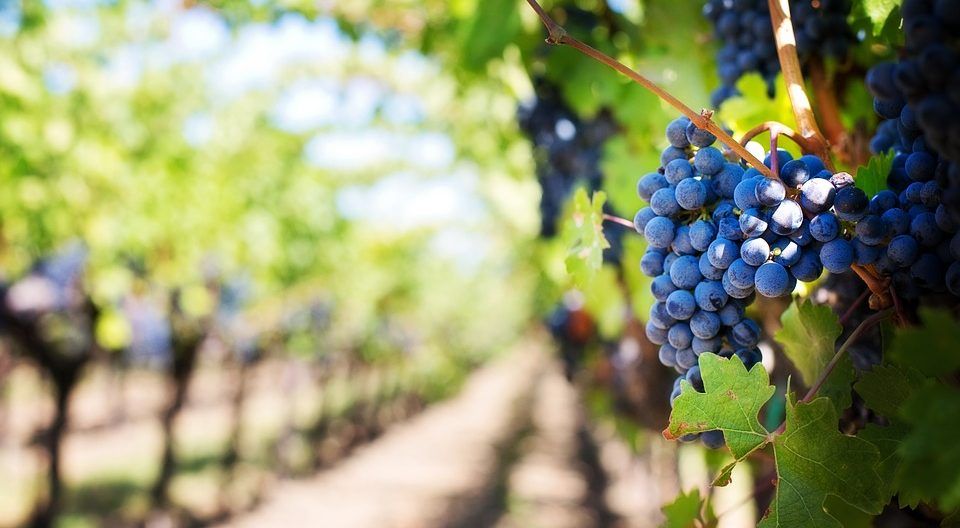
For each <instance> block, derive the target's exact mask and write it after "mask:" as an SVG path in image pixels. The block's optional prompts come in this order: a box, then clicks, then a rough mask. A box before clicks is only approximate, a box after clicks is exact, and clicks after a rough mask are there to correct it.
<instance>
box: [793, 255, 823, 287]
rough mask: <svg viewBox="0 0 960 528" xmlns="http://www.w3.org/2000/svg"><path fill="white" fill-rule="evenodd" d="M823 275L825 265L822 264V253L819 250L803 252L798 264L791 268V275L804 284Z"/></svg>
mask: <svg viewBox="0 0 960 528" xmlns="http://www.w3.org/2000/svg"><path fill="white" fill-rule="evenodd" d="M821 273H823V264H822V263H821V262H820V251H819V250H818V249H817V248H811V249H808V250H805V251H803V252H802V253H801V254H800V258H799V259H798V260H797V262H796V263H795V264H793V265H792V266H790V274H791V275H793V276H794V277H795V278H796V279H797V280H800V281H803V282H810V281H814V280H816V279H817V278H818V277H819V276H820V274H821Z"/></svg>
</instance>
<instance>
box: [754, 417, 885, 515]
mask: <svg viewBox="0 0 960 528" xmlns="http://www.w3.org/2000/svg"><path fill="white" fill-rule="evenodd" d="M786 423H787V426H786V430H785V431H784V432H783V434H782V435H780V436H778V437H777V438H776V439H775V440H774V441H773V452H774V456H775V458H776V464H777V489H776V493H775V495H774V498H773V502H772V503H771V505H770V509H769V510H768V511H767V513H766V514H765V516H764V518H763V520H762V521H761V522H760V525H759V526H761V527H774V526H776V527H780V526H782V527H792V526H817V527H837V528H842V525H841V524H840V522H839V521H838V520H837V519H836V518H834V517H833V516H831V515H830V514H829V513H827V511H826V510H825V506H824V501H825V500H826V498H827V497H828V496H831V495H835V496H838V497H840V498H842V499H843V500H844V502H846V503H847V504H849V505H850V506H853V507H854V508H857V509H859V510H862V511H864V512H866V513H871V514H878V513H880V511H881V509H882V508H883V505H884V501H883V497H882V496H881V491H880V488H881V486H882V482H881V481H880V476H879V475H878V474H877V471H876V469H875V468H876V466H877V464H878V463H879V460H880V453H879V451H878V450H877V448H876V447H874V446H873V444H871V443H870V442H867V441H866V440H863V439H860V438H857V437H854V436H847V435H844V434H842V433H840V432H839V431H837V423H838V415H837V411H836V410H835V409H834V408H833V406H832V405H831V404H830V402H829V401H828V400H827V398H817V399H815V400H813V401H812V402H810V403H796V402H794V401H792V399H790V400H788V401H787V422H786Z"/></svg>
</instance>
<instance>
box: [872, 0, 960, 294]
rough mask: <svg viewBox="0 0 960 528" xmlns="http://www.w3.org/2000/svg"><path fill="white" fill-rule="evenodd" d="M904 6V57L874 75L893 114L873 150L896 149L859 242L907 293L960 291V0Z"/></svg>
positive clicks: (880, 99)
mask: <svg viewBox="0 0 960 528" xmlns="http://www.w3.org/2000/svg"><path fill="white" fill-rule="evenodd" d="M902 13H903V16H904V34H905V49H904V55H903V57H902V58H901V59H900V60H899V61H898V62H885V63H881V64H878V65H876V66H874V67H873V68H871V69H870V71H869V72H868V73H867V77H866V83H867V87H868V88H869V89H870V91H871V92H872V93H873V96H874V109H875V110H876V112H877V114H878V115H880V117H882V118H884V119H885V121H883V122H882V123H881V124H880V126H879V127H878V129H877V133H876V135H875V136H874V138H873V140H872V141H871V143H870V148H871V150H873V151H874V152H885V151H888V150H893V151H894V152H895V156H894V158H893V167H892V169H891V171H890V174H889V175H888V177H887V186H888V189H886V190H884V191H881V192H880V193H878V194H877V195H876V196H874V197H873V199H872V200H871V202H870V208H869V214H868V215H867V216H866V217H865V218H864V219H863V221H862V222H861V223H860V224H858V226H857V235H858V236H857V238H856V239H855V243H857V244H858V245H860V246H862V247H870V248H872V249H873V251H872V253H871V256H870V258H868V259H865V263H871V264H875V266H876V269H877V271H879V272H880V273H881V274H882V275H884V276H891V277H892V278H893V280H894V284H895V286H896V289H897V293H898V295H900V296H902V297H906V298H912V297H917V296H919V295H921V294H924V293H929V292H943V291H945V290H947V291H949V292H951V293H953V294H954V295H960V264H958V262H957V261H958V259H960V235H957V234H956V233H957V230H958V222H960V163H958V161H960V128H958V127H957V126H956V125H955V124H954V123H953V121H955V117H956V116H958V115H960V91H958V90H957V88H958V86H960V84H958V83H960V57H958V55H957V53H956V51H955V49H956V46H957V42H956V40H957V39H956V35H957V34H958V33H957V29H960V3H958V2H952V1H938V2H932V1H929V2H927V1H907V2H904V4H903V8H902ZM951 36H952V37H951Z"/></svg>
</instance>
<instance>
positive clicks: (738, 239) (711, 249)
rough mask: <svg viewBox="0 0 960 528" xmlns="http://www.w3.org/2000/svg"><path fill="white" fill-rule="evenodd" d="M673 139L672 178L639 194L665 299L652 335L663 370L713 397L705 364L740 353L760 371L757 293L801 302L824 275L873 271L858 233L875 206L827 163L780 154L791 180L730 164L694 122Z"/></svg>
mask: <svg viewBox="0 0 960 528" xmlns="http://www.w3.org/2000/svg"><path fill="white" fill-rule="evenodd" d="M666 135H667V139H668V141H669V143H670V146H668V147H667V148H666V149H664V151H663V153H662V154H661V158H660V161H661V167H660V169H659V170H658V171H657V172H654V173H650V174H647V175H645V176H643V177H642V178H641V179H640V181H639V183H638V184H637V192H638V194H639V195H640V197H641V198H642V199H644V200H646V201H647V202H648V204H649V205H648V206H646V207H644V208H642V209H641V210H640V211H638V212H637V214H636V216H635V217H634V227H635V228H636V230H637V231H638V232H640V233H641V234H643V236H644V237H645V238H646V240H647V244H648V249H647V251H646V253H645V254H644V255H643V257H642V259H641V261H640V268H641V270H642V271H643V273H644V274H646V275H648V276H650V277H652V278H653V280H652V282H651V286H650V288H651V291H652V293H653V296H654V298H655V299H656V302H655V303H654V305H653V307H652V308H651V310H650V316H649V318H648V322H647V326H646V333H647V337H648V338H649V339H650V341H651V342H653V343H655V344H657V345H660V361H661V362H662V363H663V364H664V365H666V366H669V367H674V368H675V369H676V370H677V371H678V372H680V373H681V374H682V376H681V377H685V378H686V379H688V380H689V381H690V382H691V384H693V386H694V387H695V388H696V389H697V390H701V391H702V390H703V385H702V380H700V379H699V372H700V371H699V368H697V358H698V357H699V356H700V355H701V354H704V353H713V354H720V355H724V356H730V355H733V354H736V355H737V356H739V357H740V358H741V359H742V360H743V362H744V364H746V365H747V367H748V368H749V367H751V366H752V365H754V364H755V363H756V362H758V361H759V360H760V359H761V356H760V352H759V350H758V349H757V348H756V345H757V343H758V341H759V339H760V328H759V326H758V325H757V324H756V323H755V322H754V321H752V320H750V319H749V318H746V317H745V316H744V311H745V309H746V308H747V306H749V305H750V304H751V303H752V301H753V300H754V298H755V296H756V295H757V294H760V295H762V296H765V297H781V296H784V295H789V294H790V293H791V292H792V291H793V290H794V288H795V287H796V285H797V282H798V281H803V282H810V281H813V280H815V279H817V278H819V277H820V275H821V274H822V273H823V272H824V270H826V271H829V272H831V273H844V272H846V271H848V270H849V269H850V267H851V265H853V264H854V263H860V264H863V263H867V262H872V260H873V257H874V254H875V252H876V250H875V249H874V247H873V246H870V245H867V244H865V243H864V241H863V237H862V236H861V235H863V234H864V233H865V231H864V229H863V228H862V227H861V228H859V230H858V227H857V226H861V225H864V224H869V223H871V222H872V220H865V219H866V218H868V217H869V216H870V208H871V203H870V201H869V200H868V198H867V195H866V194H865V193H864V191H863V190H861V189H859V188H858V187H856V186H855V185H854V180H853V178H852V177H851V176H850V175H849V174H847V173H845V172H840V173H836V174H833V173H831V171H829V170H827V169H826V168H825V167H824V164H823V162H822V161H821V160H820V159H819V158H817V157H816V156H812V155H805V156H802V157H800V158H798V159H793V158H792V156H791V155H790V154H789V153H788V152H787V151H785V150H782V149H781V150H778V151H777V152H776V153H775V154H774V155H768V156H767V157H766V159H765V160H764V163H765V165H766V166H767V167H776V168H777V172H778V176H779V179H771V178H766V177H765V176H764V175H763V174H762V173H761V172H760V171H758V170H756V169H755V168H748V169H744V167H743V166H741V165H740V164H739V163H733V162H730V161H728V160H727V159H726V158H725V157H724V155H723V153H722V152H721V151H720V150H718V149H717V148H715V147H713V146H711V145H712V144H713V143H714V141H715V139H716V138H715V137H714V136H713V135H712V134H710V133H708V132H705V131H703V130H700V129H698V128H697V127H696V126H694V124H693V123H691V121H690V120H689V119H687V118H685V117H681V118H679V119H676V120H674V121H673V122H671V123H670V124H669V125H668V126H667V131H666ZM870 241H871V242H873V241H874V240H873V239H870ZM679 386H680V385H679V381H678V382H677V383H676V385H675V389H674V393H673V395H672V397H673V398H675V397H676V396H677V395H679Z"/></svg>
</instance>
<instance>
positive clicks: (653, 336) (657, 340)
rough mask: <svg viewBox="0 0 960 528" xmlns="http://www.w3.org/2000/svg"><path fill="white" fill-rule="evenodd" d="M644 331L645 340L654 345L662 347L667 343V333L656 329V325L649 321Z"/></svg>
mask: <svg viewBox="0 0 960 528" xmlns="http://www.w3.org/2000/svg"><path fill="white" fill-rule="evenodd" d="M645 331H646V334H647V339H649V340H650V342H651V343H653V344H654V345H662V344H664V343H666V342H667V331H666V330H664V329H662V328H657V326H656V325H654V324H653V323H651V322H649V321H647V326H646V328H645Z"/></svg>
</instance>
